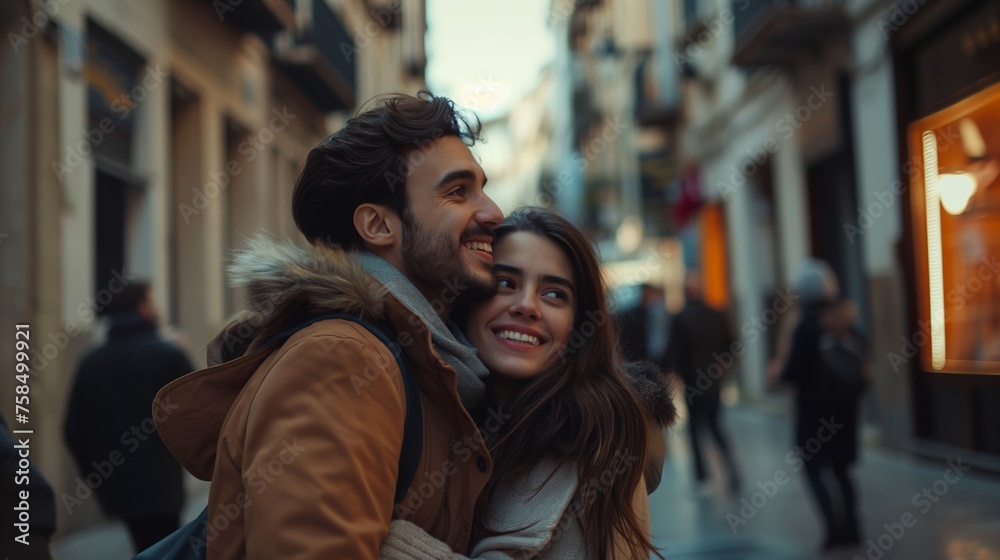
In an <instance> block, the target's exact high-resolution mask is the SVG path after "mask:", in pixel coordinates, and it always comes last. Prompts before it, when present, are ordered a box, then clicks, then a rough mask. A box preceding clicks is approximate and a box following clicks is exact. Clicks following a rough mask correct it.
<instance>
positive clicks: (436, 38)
mask: <svg viewBox="0 0 1000 560" xmlns="http://www.w3.org/2000/svg"><path fill="white" fill-rule="evenodd" d="M548 9H549V1H548V0H428V2H427V27H428V29H427V56H428V64H427V85H428V86H429V87H430V89H431V91H433V92H434V93H435V94H439V95H447V96H449V97H451V98H452V99H454V100H455V101H456V102H457V103H459V104H461V105H463V106H465V107H467V108H470V109H474V110H475V111H476V112H477V114H479V116H480V117H481V118H484V119H490V118H493V117H497V116H499V115H502V114H503V113H505V112H506V111H507V110H508V109H509V108H510V106H511V105H512V104H513V103H514V102H515V101H517V100H518V99H519V98H521V97H523V96H524V94H525V93H527V92H529V91H531V89H532V88H533V87H534V86H535V84H537V83H538V78H539V76H540V74H541V70H542V68H543V67H544V66H545V65H546V64H548V63H549V61H550V60H551V59H552V56H553V51H554V44H553V38H552V34H551V33H550V30H549V27H548V24H547V23H546V17H547V14H548Z"/></svg>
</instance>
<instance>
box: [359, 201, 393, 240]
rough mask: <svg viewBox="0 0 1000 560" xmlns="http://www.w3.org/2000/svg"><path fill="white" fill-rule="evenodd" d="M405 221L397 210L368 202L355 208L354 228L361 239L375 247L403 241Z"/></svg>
mask: <svg viewBox="0 0 1000 560" xmlns="http://www.w3.org/2000/svg"><path fill="white" fill-rule="evenodd" d="M402 226H403V223H402V221H401V220H400V219H399V217H398V216H397V215H396V213H395V212H393V211H392V210H390V209H388V208H386V207H385V206H381V205H378V204H372V203H369V202H366V203H364V204H361V205H359V206H358V207H357V208H355V209H354V229H355V230H357V232H358V235H360V236H361V240H362V241H363V242H365V243H368V244H371V245H372V246H375V247H389V246H391V245H393V244H394V243H396V242H397V241H402V237H401V235H402Z"/></svg>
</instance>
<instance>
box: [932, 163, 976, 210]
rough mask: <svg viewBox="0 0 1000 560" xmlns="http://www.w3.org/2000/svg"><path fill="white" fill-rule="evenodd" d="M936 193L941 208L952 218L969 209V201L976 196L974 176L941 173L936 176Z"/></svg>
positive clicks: (969, 174)
mask: <svg viewBox="0 0 1000 560" xmlns="http://www.w3.org/2000/svg"><path fill="white" fill-rule="evenodd" d="M938 192H939V193H940V195H941V206H944V209H945V211H946V212H948V213H949V214H951V215H952V216H957V215H959V214H961V213H962V212H965V209H966V208H968V207H969V200H970V199H972V195H974V194H976V176H975V175H973V174H972V173H943V174H941V175H938Z"/></svg>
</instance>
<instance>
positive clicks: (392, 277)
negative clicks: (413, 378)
mask: <svg viewBox="0 0 1000 560" xmlns="http://www.w3.org/2000/svg"><path fill="white" fill-rule="evenodd" d="M358 259H359V260H360V262H361V268H363V269H364V270H365V272H367V273H368V274H371V275H372V276H373V277H374V278H375V279H376V280H378V281H379V282H381V283H382V284H383V285H384V286H385V287H386V289H388V290H389V293H391V294H392V295H393V296H395V297H396V299H398V300H399V301H400V303H402V304H403V305H404V306H405V307H406V308H407V309H409V310H410V311H411V312H413V314H414V315H416V316H417V317H419V318H420V319H422V320H423V321H424V324H426V325H427V327H428V328H429V329H430V331H431V342H432V343H433V344H434V349H435V350H437V353H438V354H440V355H441V359H442V360H444V361H445V363H446V364H448V365H450V366H451V367H453V368H455V371H456V372H457V373H458V396H459V397H460V398H461V399H462V405H463V406H465V409H466V410H472V409H473V408H475V407H476V406H478V405H479V403H480V402H482V400H483V397H484V396H485V394H486V385H485V383H484V380H485V379H486V376H487V375H489V373H490V372H489V370H487V369H486V366H484V365H483V363H482V362H481V361H479V358H478V357H477V355H476V349H475V347H473V346H472V344H470V343H469V339H467V338H465V334H464V333H463V332H462V331H461V330H459V328H458V326H457V325H455V323H453V322H452V321H448V324H447V325H446V324H445V323H444V321H442V320H441V317H439V316H438V314H437V313H436V312H435V311H434V307H432V306H431V303H430V302H429V301H427V298H426V297H424V295H423V294H422V293H420V290H418V289H417V287H416V286H414V285H413V283H412V282H410V280H409V279H408V278H407V277H406V276H404V275H403V273H402V272H400V271H399V269H397V268H396V267H394V266H392V265H391V264H389V263H388V261H386V260H385V259H383V258H382V257H379V256H377V255H375V254H374V253H369V252H367V251H360V252H359V254H358Z"/></svg>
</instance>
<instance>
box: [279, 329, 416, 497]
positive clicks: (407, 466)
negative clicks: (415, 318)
mask: <svg viewBox="0 0 1000 560" xmlns="http://www.w3.org/2000/svg"><path fill="white" fill-rule="evenodd" d="M329 319H343V320H345V321H351V322H354V323H357V324H359V325H361V326H362V327H364V328H365V329H367V330H368V332H370V333H372V334H373V335H375V337H376V338H378V339H379V341H380V342H382V344H384V345H385V347H386V348H388V349H389V351H390V352H392V356H393V357H394V358H396V364H397V365H398V366H399V372H400V374H401V375H402V376H403V387H404V389H405V390H406V420H405V424H403V447H402V449H401V450H400V453H399V474H398V475H397V476H396V495H395V498H394V500H393V503H395V504H398V503H400V502H402V501H403V497H405V496H406V491H407V490H408V489H409V488H410V483H412V482H413V477H414V476H415V475H416V474H417V466H418V464H419V462H420V454H421V453H422V452H423V444H424V422H423V411H422V410H421V408H420V393H419V391H418V390H417V379H416V377H414V376H413V370H412V369H411V368H410V363H409V361H408V360H407V359H406V353H405V352H403V348H402V347H401V346H400V345H399V344H397V343H396V342H395V341H394V340H393V338H395V337H394V336H393V333H392V330H391V329H390V328H389V326H388V325H381V324H373V323H369V322H367V321H364V320H362V319H361V318H360V317H357V316H355V315H348V314H346V313H329V314H326V315H319V316H317V317H310V318H309V319H307V320H305V321H303V322H301V323H298V324H297V325H295V326H294V327H291V328H289V329H286V330H284V331H282V332H280V333H278V334H276V335H274V336H273V337H271V338H270V339H269V340H268V341H267V342H266V343H265V344H264V346H266V345H267V344H271V343H274V342H277V341H279V340H280V341H282V343H283V342H284V341H285V340H288V339H289V338H291V336H292V335H293V334H295V333H296V332H298V331H300V330H302V329H304V328H306V327H308V326H310V325H312V324H314V323H318V322H319V321H326V320H329Z"/></svg>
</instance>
